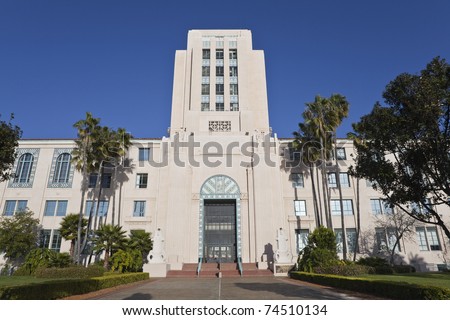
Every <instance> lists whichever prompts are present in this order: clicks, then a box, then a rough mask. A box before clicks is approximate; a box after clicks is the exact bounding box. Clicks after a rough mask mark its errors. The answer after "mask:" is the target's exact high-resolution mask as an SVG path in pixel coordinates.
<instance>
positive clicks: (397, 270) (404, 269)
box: [392, 265, 416, 273]
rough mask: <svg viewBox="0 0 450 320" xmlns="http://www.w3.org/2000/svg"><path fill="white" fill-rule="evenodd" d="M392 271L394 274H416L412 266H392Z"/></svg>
mask: <svg viewBox="0 0 450 320" xmlns="http://www.w3.org/2000/svg"><path fill="white" fill-rule="evenodd" d="M392 268H393V269H394V272H395V273H412V272H416V268H414V267H413V266H409V265H408V266H393V267H392Z"/></svg>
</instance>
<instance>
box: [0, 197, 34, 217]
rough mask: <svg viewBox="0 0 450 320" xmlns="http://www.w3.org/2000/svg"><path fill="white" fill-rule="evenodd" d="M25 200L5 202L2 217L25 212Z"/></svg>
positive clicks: (26, 202)
mask: <svg viewBox="0 0 450 320" xmlns="http://www.w3.org/2000/svg"><path fill="white" fill-rule="evenodd" d="M27 204H28V201H27V200H6V201H5V208H4V209H3V215H4V216H13V215H14V213H16V212H21V211H25V210H26V208H27Z"/></svg>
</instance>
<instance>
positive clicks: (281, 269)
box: [273, 262, 294, 277]
mask: <svg viewBox="0 0 450 320" xmlns="http://www.w3.org/2000/svg"><path fill="white" fill-rule="evenodd" d="M293 267H294V264H293V263H278V262H275V263H274V264H273V275H274V276H275V277H287V276H288V273H289V271H290V270H291V269H292V268H293Z"/></svg>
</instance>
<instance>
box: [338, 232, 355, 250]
mask: <svg viewBox="0 0 450 320" xmlns="http://www.w3.org/2000/svg"><path fill="white" fill-rule="evenodd" d="M334 233H335V235H336V249H337V252H342V251H343V242H342V229H334ZM345 236H346V238H347V252H355V250H356V243H357V240H358V239H357V238H356V229H355V228H346V229H345Z"/></svg>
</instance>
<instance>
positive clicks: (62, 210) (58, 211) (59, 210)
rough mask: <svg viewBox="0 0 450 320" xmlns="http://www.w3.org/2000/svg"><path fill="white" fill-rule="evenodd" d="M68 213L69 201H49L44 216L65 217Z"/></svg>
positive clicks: (46, 203)
mask: <svg viewBox="0 0 450 320" xmlns="http://www.w3.org/2000/svg"><path fill="white" fill-rule="evenodd" d="M66 211H67V200H47V201H46V202H45V209H44V216H52V217H53V216H57V217H64V216H65V215H66Z"/></svg>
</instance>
